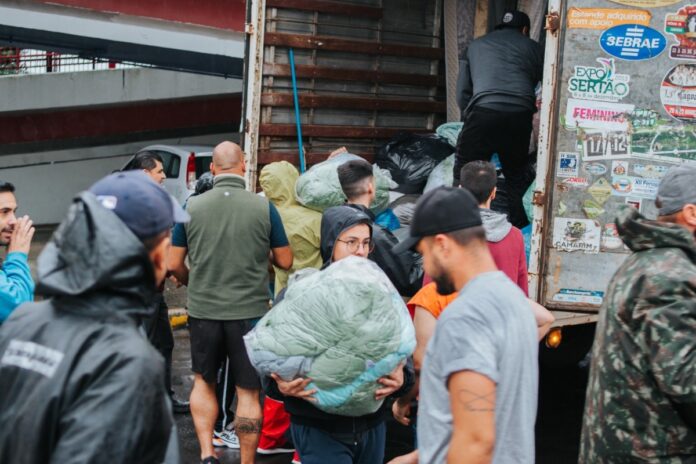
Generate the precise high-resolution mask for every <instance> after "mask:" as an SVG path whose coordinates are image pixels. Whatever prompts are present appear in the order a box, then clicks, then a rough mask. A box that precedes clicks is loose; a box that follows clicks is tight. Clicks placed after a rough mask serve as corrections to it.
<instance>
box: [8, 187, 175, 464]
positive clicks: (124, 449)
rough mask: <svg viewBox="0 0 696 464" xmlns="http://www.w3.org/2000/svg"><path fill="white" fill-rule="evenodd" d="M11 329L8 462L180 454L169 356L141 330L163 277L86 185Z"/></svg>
mask: <svg viewBox="0 0 696 464" xmlns="http://www.w3.org/2000/svg"><path fill="white" fill-rule="evenodd" d="M38 271H39V272H38V273H39V285H38V287H37V291H38V292H39V293H41V294H43V295H44V296H46V297H48V299H46V300H45V301H42V302H39V303H28V304H25V305H23V306H21V307H20V308H18V309H17V310H16V311H15V312H14V313H13V314H12V316H11V317H10V318H9V319H8V320H7V322H6V323H5V324H3V326H2V329H0V424H1V425H0V462H3V463H12V464H21V463H37V464H38V463H48V462H52V463H60V464H66V463H91V462H108V463H129V464H130V463H158V462H178V460H179V459H178V441H177V437H176V428H175V424H174V420H173V416H172V412H171V406H170V404H169V399H168V395H167V392H166V390H165V385H164V363H163V359H162V357H161V356H160V355H159V354H158V353H157V352H156V351H155V349H154V348H153V347H152V346H151V345H150V344H149V342H148V341H147V339H146V338H145V337H144V335H143V334H142V332H141V331H140V330H139V328H138V327H139V320H140V318H141V317H144V316H147V315H148V314H149V313H150V312H151V311H152V310H153V306H152V299H153V296H154V294H155V277H154V270H153V268H152V264H151V263H150V260H149V257H148V255H147V252H146V250H145V248H144V247H143V245H142V243H141V242H140V241H139V240H138V239H137V238H136V237H135V235H133V234H132V233H131V232H130V230H129V229H127V228H126V226H125V225H124V224H123V223H122V222H121V221H120V220H119V219H118V217H116V215H115V214H113V213H112V212H111V211H108V210H107V209H105V208H103V207H102V206H101V205H100V204H99V203H98V202H97V200H96V199H95V197H94V196H93V195H92V194H90V193H83V194H81V195H80V196H79V197H78V198H77V199H76V200H75V202H74V204H73V205H72V207H71V209H70V211H69V213H68V217H67V218H66V219H65V220H64V221H63V223H62V224H61V225H60V227H59V228H58V230H57V231H56V233H55V234H54V236H53V238H52V239H51V241H50V242H49V243H48V244H47V245H46V248H45V249H44V251H43V252H42V253H41V255H40V256H39V261H38Z"/></svg>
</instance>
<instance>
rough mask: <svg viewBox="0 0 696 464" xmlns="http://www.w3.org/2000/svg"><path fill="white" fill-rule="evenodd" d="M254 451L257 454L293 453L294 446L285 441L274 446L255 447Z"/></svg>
mask: <svg viewBox="0 0 696 464" xmlns="http://www.w3.org/2000/svg"><path fill="white" fill-rule="evenodd" d="M256 452H257V453H259V454H280V453H294V452H295V448H293V447H292V445H290V443H285V444H284V445H282V446H277V447H275V448H256Z"/></svg>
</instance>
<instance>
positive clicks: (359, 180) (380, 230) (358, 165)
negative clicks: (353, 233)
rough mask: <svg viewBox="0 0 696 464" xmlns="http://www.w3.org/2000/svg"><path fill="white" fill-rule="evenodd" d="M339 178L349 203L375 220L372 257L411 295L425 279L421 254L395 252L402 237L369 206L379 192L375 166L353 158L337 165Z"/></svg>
mask: <svg viewBox="0 0 696 464" xmlns="http://www.w3.org/2000/svg"><path fill="white" fill-rule="evenodd" d="M338 180H339V182H340V183H341V188H342V189H343V193H344V195H345V196H346V199H347V200H346V204H347V205H348V206H350V207H352V208H355V209H358V210H360V211H362V212H363V213H364V214H365V215H366V216H368V217H369V218H370V220H371V221H372V223H373V228H372V235H373V241H374V249H373V250H372V251H371V252H370V256H369V258H370V259H371V260H372V261H374V262H375V264H377V266H379V268H380V269H382V271H384V273H385V274H386V275H387V277H389V280H390V281H391V283H392V284H394V287H396V289H397V290H398V291H399V294H401V295H406V296H411V295H413V294H414V293H416V292H417V291H418V289H420V287H421V282H422V281H423V262H422V260H421V257H420V255H418V254H417V253H415V252H413V251H411V250H406V251H404V252H402V253H394V251H393V248H394V246H396V245H397V244H398V243H399V239H398V238H397V237H396V236H395V235H394V234H393V233H392V232H391V231H390V230H389V229H388V228H386V227H382V226H381V225H379V224H376V223H375V214H374V213H373V212H372V210H370V208H369V206H370V205H371V204H372V203H373V202H374V199H375V195H376V192H377V188H376V184H375V178H374V174H373V168H372V165H371V164H370V163H368V162H367V161H365V160H363V159H356V160H350V161H347V162H345V163H343V164H342V165H340V166H339V167H338Z"/></svg>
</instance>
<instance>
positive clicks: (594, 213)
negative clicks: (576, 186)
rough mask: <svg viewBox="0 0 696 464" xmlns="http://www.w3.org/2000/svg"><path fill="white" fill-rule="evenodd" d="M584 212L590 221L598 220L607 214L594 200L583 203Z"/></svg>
mask: <svg viewBox="0 0 696 464" xmlns="http://www.w3.org/2000/svg"><path fill="white" fill-rule="evenodd" d="M582 212H583V213H585V216H587V218H588V219H597V218H598V217H599V216H601V215H602V214H604V213H605V210H604V208H602V205H600V204H599V203H598V202H596V201H594V200H585V201H584V202H583V203H582Z"/></svg>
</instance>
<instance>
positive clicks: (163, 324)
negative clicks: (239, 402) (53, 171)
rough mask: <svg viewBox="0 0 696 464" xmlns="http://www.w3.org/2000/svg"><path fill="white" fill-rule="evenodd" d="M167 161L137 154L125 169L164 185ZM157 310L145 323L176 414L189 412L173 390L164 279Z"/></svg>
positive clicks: (148, 153) (171, 337) (153, 154)
mask: <svg viewBox="0 0 696 464" xmlns="http://www.w3.org/2000/svg"><path fill="white" fill-rule="evenodd" d="M163 163H164V160H163V159H162V157H161V156H160V155H159V154H158V153H156V152H154V151H145V152H142V153H138V154H137V155H135V156H134V157H133V159H132V160H131V161H130V162H129V163H128V165H127V166H126V167H125V168H124V169H123V170H124V171H142V172H144V173H145V174H147V175H148V176H149V177H150V179H152V180H153V181H155V182H156V183H157V184H159V185H164V180H165V179H166V178H167V176H166V175H165V173H164V167H163ZM154 307H155V312H154V314H153V317H152V318H146V319H145V320H143V326H144V327H145V332H146V333H147V338H149V339H150V342H152V345H153V346H154V347H155V348H157V351H159V352H160V354H161V355H162V357H163V358H164V367H165V375H164V378H165V381H166V382H167V391H168V392H169V396H170V397H171V399H172V409H174V412H175V413H187V412H188V411H189V403H188V401H184V400H180V399H179V398H177V397H176V395H175V394H174V389H172V353H173V352H174V334H173V333H172V327H171V325H170V324H169V307H168V306H167V302H166V301H165V300H164V282H162V284H161V285H160V287H159V289H158V291H157V295H156V296H155V301H154Z"/></svg>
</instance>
